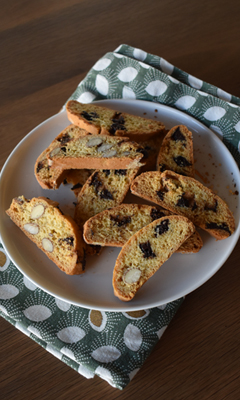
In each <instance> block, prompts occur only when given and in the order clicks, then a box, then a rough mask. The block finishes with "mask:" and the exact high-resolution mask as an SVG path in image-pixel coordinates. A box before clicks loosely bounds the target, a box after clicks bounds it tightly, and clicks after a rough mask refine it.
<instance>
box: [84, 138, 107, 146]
mask: <svg viewBox="0 0 240 400" xmlns="http://www.w3.org/2000/svg"><path fill="white" fill-rule="evenodd" d="M102 142H103V141H102V139H101V138H99V137H94V138H91V139H90V140H89V141H88V142H87V144H86V146H87V147H95V146H99V145H100V144H102Z"/></svg>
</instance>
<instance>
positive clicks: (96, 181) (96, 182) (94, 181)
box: [89, 171, 102, 193]
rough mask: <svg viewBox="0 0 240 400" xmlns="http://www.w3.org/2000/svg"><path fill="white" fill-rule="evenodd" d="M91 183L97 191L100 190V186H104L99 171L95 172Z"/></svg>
mask: <svg viewBox="0 0 240 400" xmlns="http://www.w3.org/2000/svg"><path fill="white" fill-rule="evenodd" d="M89 185H90V186H93V187H94V189H95V192H96V193H97V192H98V191H99V189H100V187H102V182H101V181H100V179H99V177H98V172H97V171H96V172H94V174H93V175H92V178H91V181H90V183H89Z"/></svg>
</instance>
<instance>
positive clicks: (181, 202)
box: [176, 195, 190, 207]
mask: <svg viewBox="0 0 240 400" xmlns="http://www.w3.org/2000/svg"><path fill="white" fill-rule="evenodd" d="M176 206H177V207H190V204H189V200H188V199H187V198H186V197H184V195H182V196H181V197H180V198H179V199H178V201H177V204H176Z"/></svg>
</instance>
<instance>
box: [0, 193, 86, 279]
mask: <svg viewBox="0 0 240 400" xmlns="http://www.w3.org/2000/svg"><path fill="white" fill-rule="evenodd" d="M6 213H7V214H8V215H9V217H10V218H11V219H12V221H13V222H14V223H15V224H16V225H17V226H18V227H19V228H20V229H21V230H22V231H23V232H24V233H25V235H26V236H27V237H28V238H29V239H31V240H32V241H33V242H34V243H35V244H36V245H37V246H38V248H39V249H41V250H42V251H43V252H44V253H45V254H46V255H47V256H48V258H50V260H52V261H53V262H54V263H55V264H56V265H57V266H58V267H59V268H60V269H61V270H62V271H64V272H65V273H66V274H69V275H75V274H81V273H83V272H84V269H85V243H84V241H83V238H82V234H81V233H80V231H79V228H78V226H77V224H76V222H75V221H74V220H73V219H72V218H71V217H70V216H67V215H63V213H62V212H61V211H60V210H59V208H58V203H57V202H55V201H51V200H49V199H47V198H45V197H37V198H36V197H35V198H32V199H31V200H28V199H26V198H25V197H24V196H19V197H17V198H14V199H13V200H12V203H11V205H10V208H9V209H8V210H7V211H6Z"/></svg>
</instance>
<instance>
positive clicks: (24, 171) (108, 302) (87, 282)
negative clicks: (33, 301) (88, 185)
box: [0, 100, 240, 311]
mask: <svg viewBox="0 0 240 400" xmlns="http://www.w3.org/2000/svg"><path fill="white" fill-rule="evenodd" d="M98 103H99V104H102V105H107V106H109V107H111V108H114V109H117V110H120V111H123V112H124V111H127V112H130V113H133V114H137V115H140V116H143V115H144V116H146V117H147V118H153V119H159V120H161V121H163V122H164V124H165V125H166V127H168V128H171V127H172V126H174V125H177V124H184V125H187V126H188V128H189V129H190V130H191V131H192V132H193V138H194V156H195V161H196V164H195V167H196V171H197V174H196V178H197V179H199V180H200V181H202V182H203V183H205V184H206V185H207V186H208V187H211V188H213V189H214V190H217V192H218V195H219V196H220V197H222V198H223V199H224V200H225V201H226V202H227V203H228V205H229V207H230V209H231V210H232V212H233V214H234V217H235V220H236V231H235V233H234V234H233V235H232V236H231V237H229V238H228V239H225V240H223V241H216V240H215V239H214V238H213V237H211V236H210V235H208V234H207V233H205V232H203V231H201V236H202V238H203V241H204V246H203V248H202V249H201V251H200V252H199V253H197V254H191V255H182V254H173V256H172V257H171V258H170V259H169V260H168V261H167V262H166V263H165V264H164V265H163V266H162V267H161V268H160V269H159V270H158V271H157V273H156V274H155V275H154V278H152V279H150V280H149V281H148V282H147V283H146V284H145V285H144V286H143V287H142V288H141V290H139V292H138V293H137V295H136V296H135V298H134V299H133V300H132V301H130V302H127V303H126V302H122V301H120V300H119V299H117V298H116V297H115V296H114V294H113V290H112V271H113V268H114V264H115V260H116V257H117V255H118V253H119V251H120V250H119V249H117V248H104V249H103V251H102V253H101V255H100V256H95V257H89V258H88V259H87V265H86V272H85V274H83V275H79V276H67V275H66V274H65V273H63V272H61V271H60V270H59V269H58V268H57V267H56V266H55V264H53V263H52V262H51V261H50V260H49V259H48V258H47V257H46V255H45V254H44V253H42V252H41V250H39V249H38V248H37V247H36V245H35V244H33V243H32V242H31V241H30V240H29V239H28V238H27V237H26V236H25V235H24V234H23V233H22V232H21V231H20V229H19V228H17V227H16V226H15V225H14V224H13V222H11V220H10V219H9V218H8V217H7V215H6V214H5V210H6V209H7V208H8V207H9V205H10V203H11V200H12V198H13V197H16V196H19V195H22V194H23V195H24V196H25V197H27V198H31V197H37V196H42V195H43V196H47V197H50V198H51V199H52V200H56V201H58V202H59V204H60V207H61V208H62V210H63V211H65V212H67V213H69V214H71V215H73V211H74V205H73V202H74V201H76V198H75V197H74V194H73V193H72V191H71V190H70V187H69V186H63V185H62V186H61V187H60V188H59V189H58V190H56V191H52V190H44V189H42V188H41V187H40V186H39V184H38V183H37V181H36V179H35V176H34V163H35V160H36V159H37V157H38V155H39V154H40V153H41V152H42V151H43V150H44V149H45V148H46V147H47V146H48V145H49V144H50V142H51V141H52V140H53V139H54V138H55V137H56V136H57V135H58V134H59V133H60V132H61V130H63V129H64V128H65V127H66V126H67V125H69V121H68V119H67V116H66V112H65V111H64V112H61V113H59V114H57V115H54V116H53V117H51V118H49V119H48V120H47V121H45V122H43V123H42V124H40V125H39V126H37V127H36V128H35V129H34V130H33V131H31V132H30V133H29V134H28V135H27V136H26V137H25V138H24V139H23V140H22V141H21V142H20V143H19V144H18V146H17V147H16V148H15V149H14V150H13V152H12V153H11V155H10V156H9V158H8V160H7V161H6V163H5V165H4V167H3V170H2V173H1V178H0V232H1V237H2V242H3V245H4V247H5V249H6V251H7V253H8V255H9V257H10V258H11V260H12V261H13V263H14V264H15V265H16V266H17V267H18V268H19V270H20V271H21V272H22V273H23V274H24V275H26V276H27V277H28V278H29V279H30V280H31V281H32V282H34V283H35V284H36V285H38V286H39V287H41V288H42V289H43V290H45V291H46V292H48V293H50V294H52V295H53V296H55V297H57V298H60V299H62V300H65V301H67V302H70V303H73V304H75V305H79V306H81V307H85V308H91V309H96V310H105V311H106V310H108V311H134V310H142V309H148V308H152V307H155V306H160V305H163V304H165V303H167V302H170V301H173V300H176V299H178V298H180V297H182V296H184V295H187V294H188V293H190V292H192V291H193V290H195V289H196V288H198V287H199V286H201V285H202V284H203V283H204V282H206V281H207V280H208V279H209V278H211V277H212V276H213V275H214V274H215V273H216V272H217V271H218V270H219V268H220V267H221V266H222V265H223V264H224V262H225V261H226V259H227V258H228V257H229V255H230V254H231V252H232V250H233V249H234V247H235V245H236V243H237V240H238V238H239V234H240V224H239V220H240V211H239V203H240V197H239V196H238V195H237V194H234V193H235V192H236V191H238V192H240V174H239V169H238V167H237V165H236V163H235V161H234V159H233V157H232V155H231V154H230V153H229V151H228V150H227V148H226V147H225V146H224V144H223V143H222V142H221V140H220V139H219V138H218V137H217V136H216V135H215V134H214V133H213V132H212V131H210V130H209V129H207V128H206V127H205V126H204V125H202V124H201V123H199V122H198V121H196V120H195V119H193V118H191V117H189V116H188V115H186V114H184V113H183V112H181V111H178V110H176V109H173V108H170V107H167V106H163V105H160V104H156V103H151V102H146V101H135V100H104V101H101V102H98ZM202 178H203V179H202ZM130 200H131V201H132V202H139V199H138V198H137V197H134V196H133V195H131V197H130V198H129V197H128V201H130ZM226 285H227V282H226Z"/></svg>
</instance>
